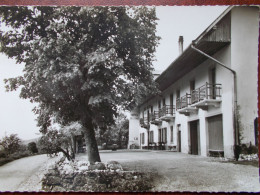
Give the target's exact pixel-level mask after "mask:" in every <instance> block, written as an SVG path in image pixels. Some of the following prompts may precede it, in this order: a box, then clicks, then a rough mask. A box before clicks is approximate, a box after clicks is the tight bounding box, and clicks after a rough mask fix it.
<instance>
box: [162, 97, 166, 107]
mask: <svg viewBox="0 0 260 195" xmlns="http://www.w3.org/2000/svg"><path fill="white" fill-rule="evenodd" d="M162 101H163V106H165V98H163V100H162Z"/></svg>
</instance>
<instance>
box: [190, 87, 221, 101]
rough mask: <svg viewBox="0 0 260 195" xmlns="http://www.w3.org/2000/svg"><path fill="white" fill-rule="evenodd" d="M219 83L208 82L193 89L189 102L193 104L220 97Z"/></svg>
mask: <svg viewBox="0 0 260 195" xmlns="http://www.w3.org/2000/svg"><path fill="white" fill-rule="evenodd" d="M220 91H221V84H209V83H206V84H205V85H203V86H201V87H199V88H198V89H195V90H193V91H192V93H191V104H195V103H197V102H199V101H202V100H205V99H218V98H220V97H221V94H220Z"/></svg>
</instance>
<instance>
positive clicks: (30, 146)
mask: <svg viewBox="0 0 260 195" xmlns="http://www.w3.org/2000/svg"><path fill="white" fill-rule="evenodd" d="M27 148H28V150H29V151H30V152H31V153H33V154H35V153H38V148H37V146H36V143H35V142H30V143H29V144H28V147H27Z"/></svg>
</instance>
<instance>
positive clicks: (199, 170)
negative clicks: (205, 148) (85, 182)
mask: <svg viewBox="0 0 260 195" xmlns="http://www.w3.org/2000/svg"><path fill="white" fill-rule="evenodd" d="M100 156H101V160H102V161H103V162H106V161H109V160H115V161H118V162H120V163H121V165H122V166H123V168H124V169H125V170H139V171H148V172H153V173H156V175H157V176H156V178H155V184H154V185H155V186H154V188H153V189H152V190H153V191H229V192H230V191H246V192H255V191H260V184H259V169H258V167H255V166H252V165H241V164H234V163H224V162H223V161H222V160H221V159H219V158H209V157H201V156H195V155H188V154H182V153H177V152H166V151H113V152H112V151H101V152H100ZM77 159H79V160H86V159H87V156H86V154H81V155H78V156H77ZM54 161H55V159H49V158H48V157H47V156H46V155H39V156H34V157H28V158H23V159H20V160H17V161H14V162H12V163H8V164H6V165H4V166H2V167H0V191H5V190H9V191H14V190H18V191H39V190H40V178H41V177H42V176H43V173H44V172H46V170H47V165H48V164H50V162H52V163H53V162H54ZM29 168H30V171H28V169H29ZM23 172H24V173H23ZM12 174H13V175H12ZM16 175H19V177H20V179H17V178H16ZM22 177H24V178H23V179H22ZM2 186H4V187H5V188H3V187H2ZM8 186H9V188H7V187H8Z"/></svg>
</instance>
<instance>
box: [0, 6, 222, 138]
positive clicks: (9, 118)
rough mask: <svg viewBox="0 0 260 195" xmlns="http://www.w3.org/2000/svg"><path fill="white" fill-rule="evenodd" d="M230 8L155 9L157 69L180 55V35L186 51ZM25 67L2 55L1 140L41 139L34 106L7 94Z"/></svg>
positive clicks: (155, 66)
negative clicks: (13, 136) (7, 86)
mask: <svg viewBox="0 0 260 195" xmlns="http://www.w3.org/2000/svg"><path fill="white" fill-rule="evenodd" d="M226 8H227V6H159V7H156V14H157V17H158V18H159V20H158V21H157V23H158V25H157V35H159V36H160V37H161V40H160V45H159V46H158V48H157V51H156V54H155V55H156V59H157V61H156V62H154V68H155V70H159V71H163V70H164V69H166V68H167V67H168V66H169V65H170V64H171V62H173V61H174V59H176V58H177V57H178V55H179V47H178V40H179V36H183V37H184V49H185V48H186V47H188V46H189V44H190V43H191V42H192V40H194V39H196V38H197V37H198V36H199V35H200V34H201V33H202V32H203V31H204V30H205V29H206V28H207V27H208V26H209V25H210V24H211V23H212V22H213V21H214V20H215V19H216V18H217V17H218V16H219V15H220V14H221V13H222V12H223V11H224V10H225V9H226ZM22 70H23V65H21V64H16V63H15V60H13V59H8V58H7V57H6V56H5V55H3V54H0V139H1V138H2V137H3V136H5V135H10V134H13V133H15V134H18V137H20V138H21V139H23V140H29V139H33V138H36V137H39V136H40V133H39V127H37V125H36V124H37V122H36V121H35V119H36V116H35V115H34V113H33V112H32V109H33V107H34V106H35V105H33V104H31V103H30V102H29V100H24V99H21V98H19V90H18V91H15V92H5V87H4V82H3V79H5V78H12V77H16V76H20V75H22Z"/></svg>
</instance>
